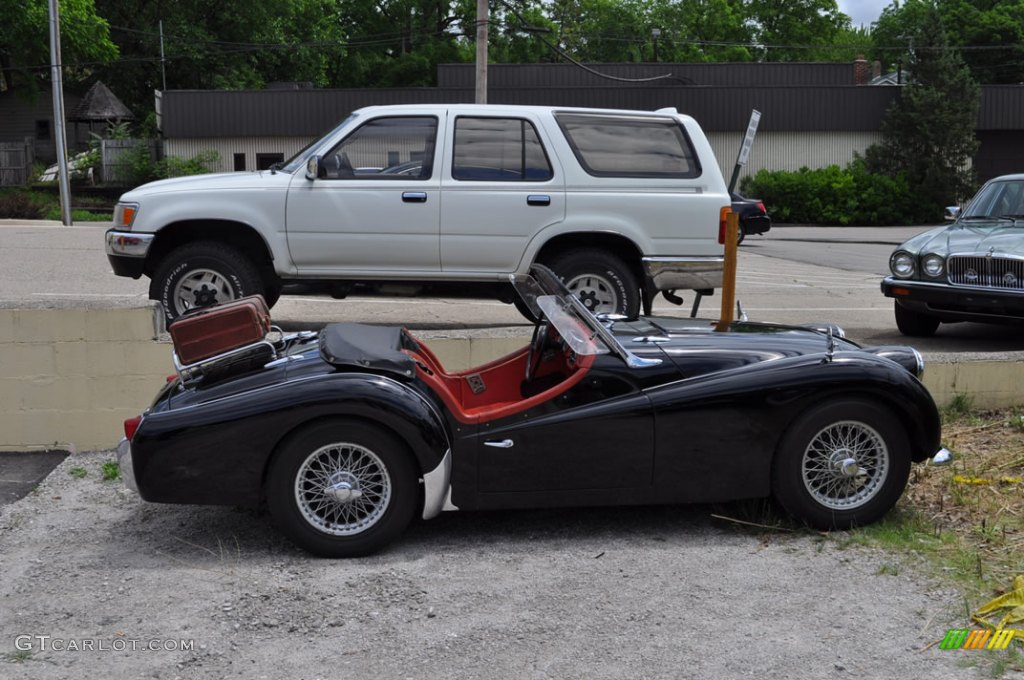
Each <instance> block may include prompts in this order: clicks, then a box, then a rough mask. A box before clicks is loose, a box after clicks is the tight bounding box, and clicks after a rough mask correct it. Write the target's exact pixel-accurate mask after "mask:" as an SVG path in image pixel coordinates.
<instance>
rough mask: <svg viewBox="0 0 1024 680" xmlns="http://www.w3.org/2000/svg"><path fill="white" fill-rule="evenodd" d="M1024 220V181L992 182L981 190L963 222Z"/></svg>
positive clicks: (968, 207) (962, 216)
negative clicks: (1002, 219)
mask: <svg viewBox="0 0 1024 680" xmlns="http://www.w3.org/2000/svg"><path fill="white" fill-rule="evenodd" d="M1000 218H1004V219H1021V218H1024V180H1005V181H1001V182H990V183H988V184H986V185H985V186H983V187H982V188H981V191H979V192H978V195H977V196H975V197H974V200H973V201H971V204H970V205H969V206H967V210H965V211H964V212H963V214H962V215H961V216H960V219H961V220H971V219H974V220H979V219H1000Z"/></svg>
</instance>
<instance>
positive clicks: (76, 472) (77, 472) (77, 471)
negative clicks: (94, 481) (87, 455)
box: [68, 467, 89, 479]
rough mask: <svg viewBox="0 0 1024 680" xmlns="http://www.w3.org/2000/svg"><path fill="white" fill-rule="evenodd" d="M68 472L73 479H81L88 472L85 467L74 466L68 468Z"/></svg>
mask: <svg viewBox="0 0 1024 680" xmlns="http://www.w3.org/2000/svg"><path fill="white" fill-rule="evenodd" d="M68 474H69V475H71V476H72V477H74V478H75V479H81V478H82V477H85V476H86V475H87V474H89V472H88V471H87V470H86V469H85V468H81V467H76V468H71V469H70V470H68Z"/></svg>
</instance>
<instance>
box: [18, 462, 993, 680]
mask: <svg viewBox="0 0 1024 680" xmlns="http://www.w3.org/2000/svg"><path fill="white" fill-rule="evenodd" d="M111 457H112V454H111V453H110V452H106V453H103V452H100V453H78V454H74V455H72V456H70V457H69V458H68V459H67V460H65V461H64V462H63V463H62V464H61V465H60V466H59V467H58V468H57V469H56V470H55V471H54V472H53V474H51V475H50V476H49V477H48V478H47V479H46V480H45V481H44V482H43V483H42V484H40V486H39V487H38V488H37V490H36V491H35V492H34V493H32V494H30V495H29V496H28V497H26V498H25V499H23V500H21V501H18V502H17V503H14V504H12V505H8V506H4V507H2V508H0V574H2V575H3V579H2V583H0V677H2V678H104V679H107V680H116V679H118V678H173V677H180V678H222V677H223V678H247V679H248V678H294V679H300V678H309V679H311V678H338V677H346V676H349V677H360V678H431V679H434V678H587V679H588V680H589V679H600V678H615V679H616V680H620V679H622V678H630V679H632V678H682V677H693V678H708V679H716V678H739V677H747V676H752V677H767V678H800V679H801V680H802V679H807V678H853V677H856V678H923V677H927V678H929V679H930V680H938V679H940V678H963V677H965V675H966V674H969V673H972V672H973V671H969V670H966V669H963V668H960V667H958V665H957V661H958V660H959V659H960V658H962V657H963V656H964V655H969V654H981V653H980V652H966V651H957V652H952V651H941V650H939V649H938V648H937V646H932V647H930V648H929V647H928V645H929V643H934V642H936V641H937V640H939V639H941V638H942V636H943V635H944V633H945V631H946V629H947V628H949V627H951V626H958V627H959V626H963V625H964V622H963V613H962V611H963V607H962V604H961V603H960V599H959V598H958V596H957V594H956V592H955V591H953V590H952V589H951V588H949V587H947V586H943V585H941V584H936V583H934V582H932V581H929V580H928V579H927V578H924V577H922V576H921V572H920V570H919V569H915V567H914V566H913V565H910V564H906V563H901V560H900V559H899V558H897V557H894V556H892V555H886V554H884V553H882V552H877V551H872V550H867V549H864V548H846V549H840V548H839V547H837V541H834V540H830V539H823V538H821V537H819V536H816V535H813V534H801V535H786V534H777V533H776V534H771V535H761V534H759V533H757V532H750V531H744V530H739V529H736V528H734V527H733V526H728V525H725V526H723V525H720V524H718V523H713V522H712V520H709V518H708V515H709V512H710V511H711V510H710V509H709V508H708V507H692V508H679V507H673V508H643V509H629V510H589V511H568V512H567V511H559V512H540V511H537V512H502V513H477V514H471V513H462V514H460V513H446V514H445V515H442V517H440V518H438V519H436V520H432V521H430V522H422V523H418V524H415V525H414V526H412V527H410V529H409V530H408V531H407V532H406V534H405V535H404V537H403V538H402V539H400V541H399V542H398V543H396V544H395V545H394V546H392V547H391V548H390V549H389V550H387V551H386V552H384V553H382V554H380V555H377V556H374V557H371V558H366V559H360V560H348V561H344V560H342V561H330V560H321V559H316V558H312V557H309V556H308V555H306V554H304V553H302V552H299V551H298V550H297V549H295V548H293V547H292V546H291V545H290V544H289V543H287V542H286V541H284V539H282V538H280V537H279V536H278V534H277V533H276V532H275V531H274V530H273V529H272V528H271V527H270V526H269V522H268V521H267V519H266V518H265V517H262V516H258V515H257V514H256V513H255V512H252V511H249V510H241V509H235V508H211V507H178V506H166V505H152V504H148V503H143V502H142V501H140V500H139V499H138V497H137V496H135V495H134V494H132V493H131V492H130V491H128V490H127V489H125V488H124V487H123V486H122V485H121V484H120V483H119V482H103V481H101V470H100V466H101V464H102V462H104V461H106V460H109V459H110V458H111ZM78 467H81V468H85V469H86V470H87V475H86V476H85V477H83V478H76V477H73V476H72V475H71V474H70V473H69V472H70V470H71V469H72V468H78ZM883 565H887V566H885V568H883ZM889 565H899V567H898V569H893V568H891V566H889ZM893 571H898V572H899V573H898V575H891V572H893ZM19 635H26V636H52V638H53V639H54V640H57V646H60V647H74V646H77V647H79V648H80V649H79V651H73V650H71V651H68V650H54V649H51V646H53V645H54V641H53V640H47V641H46V649H42V648H41V647H42V645H41V643H40V641H39V639H38V638H33V639H30V640H28V641H29V642H31V643H32V645H33V646H32V649H31V650H28V651H19V647H18V645H19V644H22V646H24V644H25V642H26V639H25V638H20V639H19V638H18V636H19ZM177 640H185V641H194V643H193V644H194V647H193V648H192V649H191V650H190V649H173V650H172V651H166V650H164V649H162V648H161V649H160V650H159V651H152V650H148V649H143V647H145V646H147V645H149V644H150V643H155V644H156V645H157V646H158V647H162V645H163V644H164V643H163V641H177ZM89 644H91V645H92V646H93V649H92V650H91V651H90V650H88V649H84V648H85V647H87V645H89ZM133 645H134V646H135V647H137V649H136V650H135V651H132V646H133ZM169 646H171V647H173V646H174V645H170V644H169ZM186 646H187V643H186ZM101 648H102V649H101Z"/></svg>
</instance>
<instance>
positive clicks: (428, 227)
mask: <svg viewBox="0 0 1024 680" xmlns="http://www.w3.org/2000/svg"><path fill="white" fill-rule="evenodd" d="M437 130H438V118H437V117H436V116H385V117H378V118H371V119H370V120H368V121H367V122H365V123H364V124H363V125H361V126H359V127H358V128H356V129H355V130H354V131H353V132H352V133H351V134H349V135H347V136H346V137H345V138H344V139H343V140H341V142H339V143H338V144H337V145H336V146H335V147H334V148H333V149H331V150H330V151H329V152H328V153H326V154H325V155H324V156H323V159H322V163H321V165H322V167H321V176H320V177H318V178H316V179H314V180H308V179H306V178H305V177H304V176H302V175H301V174H300V175H297V176H296V177H295V179H294V180H293V181H292V184H291V187H290V188H289V190H288V205H287V208H286V221H287V230H288V247H289V249H290V251H291V256H292V260H293V261H294V263H295V266H296V267H297V268H298V271H299V273H302V274H314V273H316V274H329V273H334V272H339V271H341V272H347V273H355V272H358V271H368V272H384V271H438V270H439V269H440V267H441V258H440V251H439V248H440V246H439V242H438V234H439V225H440V210H441V200H440V199H441V195H440V180H439V179H438V176H439V173H438V172H437V171H436V169H435V168H436V164H435V160H436V156H437V155H438V151H437V137H438V135H437Z"/></svg>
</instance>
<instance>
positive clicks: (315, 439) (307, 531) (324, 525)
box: [264, 420, 418, 557]
mask: <svg viewBox="0 0 1024 680" xmlns="http://www.w3.org/2000/svg"><path fill="white" fill-rule="evenodd" d="M325 466H327V467H325ZM325 472H327V473H330V477H329V478H328V479H333V480H334V482H333V484H334V485H335V488H334V489H333V490H334V491H335V492H336V493H346V492H351V491H352V490H358V491H359V492H360V495H359V496H357V497H352V498H348V499H345V500H341V499H339V498H333V497H331V496H328V495H327V493H326V492H327V491H328V489H327V488H325V486H324V485H325V484H326V482H323V481H322V477H321V478H320V479H318V477H317V475H323V473H325ZM417 484H418V475H417V473H416V469H415V467H414V465H413V459H412V455H411V453H410V452H409V451H408V449H407V447H405V446H404V445H403V444H402V443H401V442H400V441H399V440H398V439H396V438H395V437H394V436H392V435H391V434H389V433H388V432H386V431H384V430H381V429H378V428H377V427H374V426H373V425H370V424H368V423H364V422H360V421H354V420H330V421H321V422H318V423H314V424H312V425H309V426H307V427H305V428H303V429H302V430H300V431H299V432H297V433H295V434H294V435H292V436H291V437H289V438H288V440H287V441H286V442H285V443H284V444H283V445H282V446H281V448H280V449H279V450H278V452H277V454H276V455H275V457H274V459H273V460H272V461H271V463H270V467H269V469H268V471H267V480H266V485H265V487H264V492H265V494H266V499H267V508H268V510H269V511H270V515H271V517H272V518H273V520H274V523H275V524H276V525H277V527H278V528H279V529H280V530H281V533H283V534H284V535H285V536H286V537H287V538H288V539H289V540H290V541H292V543H294V544H295V545H297V546H299V547H300V548H302V549H303V550H307V551H309V552H311V553H313V554H314V555H319V556H321V557H360V556H363V555H368V554H370V553H373V552H376V551H378V550H380V549H381V548H383V547H384V546H385V545H387V544H388V543H390V542H391V541H393V540H394V539H395V538H397V537H398V535H399V534H401V533H402V531H403V530H404V529H405V527H406V526H407V525H408V524H409V521H410V520H411V519H412V516H413V514H414V512H415V509H416V501H417V498H418V488H417ZM343 485H347V487H345V486H343ZM300 499H301V500H300ZM318 503H319V505H318Z"/></svg>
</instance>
